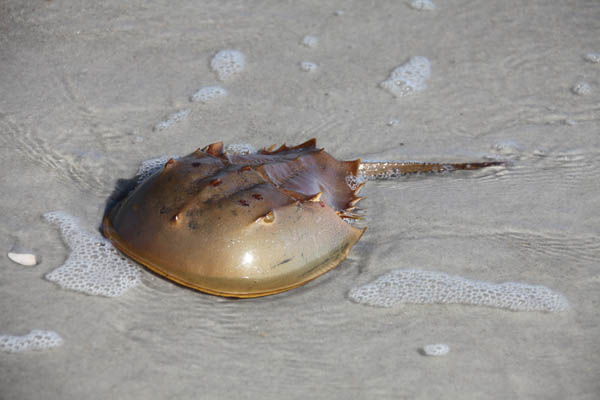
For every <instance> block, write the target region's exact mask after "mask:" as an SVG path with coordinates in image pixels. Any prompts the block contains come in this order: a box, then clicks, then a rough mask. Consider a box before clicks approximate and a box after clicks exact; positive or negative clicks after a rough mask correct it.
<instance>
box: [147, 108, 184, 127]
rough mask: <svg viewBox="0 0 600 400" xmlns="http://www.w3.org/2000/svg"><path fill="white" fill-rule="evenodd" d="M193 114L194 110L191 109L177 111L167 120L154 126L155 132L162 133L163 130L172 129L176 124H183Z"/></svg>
mask: <svg viewBox="0 0 600 400" xmlns="http://www.w3.org/2000/svg"><path fill="white" fill-rule="evenodd" d="M191 112H192V110H189V109H185V110H180V111H177V112H175V113H173V114H171V115H169V117H168V118H167V119H166V120H164V121H161V122H159V123H158V124H156V125H155V126H154V130H155V131H162V130H165V129H168V128H170V127H172V126H173V125H175V124H176V123H178V122H181V121H183V120H184V119H186V118H187V117H188V116H189V115H190V113H191Z"/></svg>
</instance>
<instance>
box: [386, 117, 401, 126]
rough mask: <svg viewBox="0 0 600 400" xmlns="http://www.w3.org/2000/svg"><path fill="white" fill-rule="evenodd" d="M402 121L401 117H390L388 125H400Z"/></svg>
mask: <svg viewBox="0 0 600 400" xmlns="http://www.w3.org/2000/svg"><path fill="white" fill-rule="evenodd" d="M400 123H401V121H400V120H399V119H396V118H394V119H390V120H389V121H388V123H387V125H388V126H397V125H400Z"/></svg>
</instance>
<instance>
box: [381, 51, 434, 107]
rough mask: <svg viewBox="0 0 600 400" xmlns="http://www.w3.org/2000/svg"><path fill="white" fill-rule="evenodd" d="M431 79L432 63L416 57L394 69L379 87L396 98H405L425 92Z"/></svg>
mask: <svg viewBox="0 0 600 400" xmlns="http://www.w3.org/2000/svg"><path fill="white" fill-rule="evenodd" d="M430 77H431V62H430V61H429V60H428V59H427V58H425V57H421V56H416V57H411V58H410V59H409V60H408V61H407V62H405V63H404V64H402V65H400V66H399V67H397V68H396V69H394V70H393V71H392V73H391V74H390V76H389V78H388V79H386V80H385V81H383V82H381V83H380V84H379V86H381V87H382V88H383V89H385V90H387V91H388V92H390V93H391V94H393V95H394V96H395V97H403V96H408V95H411V94H414V93H418V92H422V91H423V90H425V89H426V88H427V83H426V82H427V80H428V79H429V78H430Z"/></svg>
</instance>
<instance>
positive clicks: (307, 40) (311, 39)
mask: <svg viewBox="0 0 600 400" xmlns="http://www.w3.org/2000/svg"><path fill="white" fill-rule="evenodd" d="M300 43H301V44H302V45H303V46H305V47H310V48H315V47H317V45H318V44H319V38H318V37H316V36H310V35H307V36H304V37H303V38H302V41H301V42H300Z"/></svg>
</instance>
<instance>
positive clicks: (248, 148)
mask: <svg viewBox="0 0 600 400" xmlns="http://www.w3.org/2000/svg"><path fill="white" fill-rule="evenodd" d="M225 151H226V152H227V153H233V154H236V153H237V154H253V153H256V149H255V148H254V147H253V146H252V145H251V144H247V143H233V144H228V145H227V146H225Z"/></svg>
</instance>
